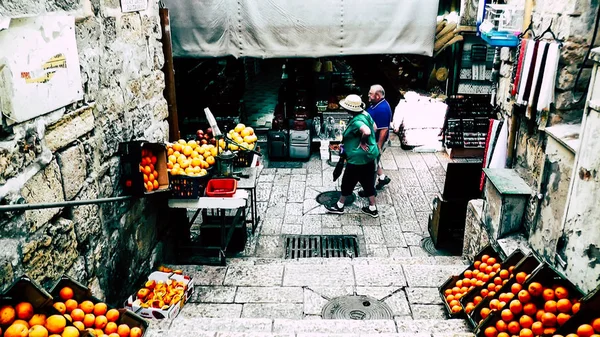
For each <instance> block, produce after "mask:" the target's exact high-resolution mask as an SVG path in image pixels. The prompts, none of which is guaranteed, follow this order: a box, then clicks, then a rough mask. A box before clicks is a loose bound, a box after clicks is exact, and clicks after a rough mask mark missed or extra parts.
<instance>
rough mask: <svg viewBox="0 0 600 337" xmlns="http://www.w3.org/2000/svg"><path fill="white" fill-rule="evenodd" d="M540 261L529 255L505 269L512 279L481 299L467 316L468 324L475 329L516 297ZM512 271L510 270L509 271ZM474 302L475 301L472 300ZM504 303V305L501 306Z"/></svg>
mask: <svg viewBox="0 0 600 337" xmlns="http://www.w3.org/2000/svg"><path fill="white" fill-rule="evenodd" d="M541 265H542V264H541V263H540V261H539V260H538V259H537V258H536V257H535V256H534V255H533V254H529V255H527V257H525V258H524V259H522V260H521V261H520V262H519V263H517V264H516V265H515V267H514V268H510V266H509V268H508V269H507V270H508V271H509V273H510V274H512V275H513V277H509V278H508V281H507V282H506V283H505V284H503V285H502V287H501V288H500V290H499V291H496V292H495V293H494V294H492V295H490V294H489V293H488V296H486V297H481V300H479V299H478V300H479V304H477V305H475V307H474V308H473V310H472V311H471V312H470V313H469V314H468V315H467V320H468V321H469V324H471V326H473V327H477V326H479V325H480V324H482V323H483V321H484V320H485V319H486V318H487V317H488V316H489V315H490V313H491V312H493V311H495V310H498V307H499V306H501V305H502V306H503V305H504V304H505V303H506V302H508V301H510V299H511V298H512V297H514V296H516V295H517V294H518V293H519V291H520V290H521V289H522V287H523V284H524V283H525V280H526V279H527V277H529V275H531V274H532V273H533V272H535V270H537V269H538V268H540V267H541ZM511 269H512V270H511ZM473 300H474V301H473V302H475V299H473ZM502 303H504V304H502Z"/></svg>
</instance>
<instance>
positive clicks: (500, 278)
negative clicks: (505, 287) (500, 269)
mask: <svg viewBox="0 0 600 337" xmlns="http://www.w3.org/2000/svg"><path fill="white" fill-rule="evenodd" d="M494 284H496V285H501V284H502V277H500V276H496V277H495V278H494Z"/></svg>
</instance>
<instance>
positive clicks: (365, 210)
mask: <svg viewBox="0 0 600 337" xmlns="http://www.w3.org/2000/svg"><path fill="white" fill-rule="evenodd" d="M361 210H362V212H363V213H365V214H368V215H370V216H372V217H374V218H377V217H379V212H378V211H377V209H375V210H374V211H372V210H371V209H370V208H369V206H365V207H363V208H361Z"/></svg>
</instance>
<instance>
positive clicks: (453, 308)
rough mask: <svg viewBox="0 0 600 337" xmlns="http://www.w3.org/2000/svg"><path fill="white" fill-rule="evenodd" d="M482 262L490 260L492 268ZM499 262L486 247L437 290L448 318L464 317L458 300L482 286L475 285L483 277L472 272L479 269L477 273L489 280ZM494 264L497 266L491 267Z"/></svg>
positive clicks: (496, 256) (494, 253)
mask: <svg viewBox="0 0 600 337" xmlns="http://www.w3.org/2000/svg"><path fill="white" fill-rule="evenodd" d="M490 259H491V260H490ZM482 260H485V261H486V262H487V261H488V260H490V261H491V262H493V263H492V266H487V263H485V262H482ZM499 262H500V261H499V254H498V253H497V252H496V251H495V250H494V248H493V247H492V246H489V245H488V246H487V247H485V248H484V249H483V250H481V251H480V252H479V253H478V254H477V255H476V256H475V258H474V262H473V263H472V264H471V265H470V266H469V267H468V268H467V269H466V270H465V271H463V272H462V273H461V274H460V275H459V276H451V277H450V278H449V279H448V280H446V282H444V283H443V284H442V285H441V286H440V287H439V288H438V290H439V294H440V297H441V298H442V302H443V303H444V307H445V308H446V314H447V315H448V316H449V317H450V318H458V317H464V309H463V307H462V306H461V304H460V302H459V300H460V299H461V298H462V297H463V296H465V295H466V294H467V293H468V292H470V291H472V290H473V289H476V288H477V287H480V286H482V285H483V283H481V282H480V284H479V285H477V283H478V282H479V281H482V278H483V276H480V275H478V274H477V273H474V272H473V271H474V270H477V269H480V268H481V270H480V271H478V272H481V273H483V274H484V275H486V278H489V274H490V273H493V269H494V268H496V269H498V268H500V264H499ZM496 264H497V266H496V267H493V265H496ZM482 265H483V267H482ZM488 267H489V268H488Z"/></svg>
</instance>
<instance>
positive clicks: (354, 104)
mask: <svg viewBox="0 0 600 337" xmlns="http://www.w3.org/2000/svg"><path fill="white" fill-rule="evenodd" d="M340 106H341V107H342V108H344V109H346V110H350V111H353V112H362V111H363V109H364V108H365V103H363V101H362V99H360V96H358V95H348V96H346V98H344V99H343V100H341V101H340Z"/></svg>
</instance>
